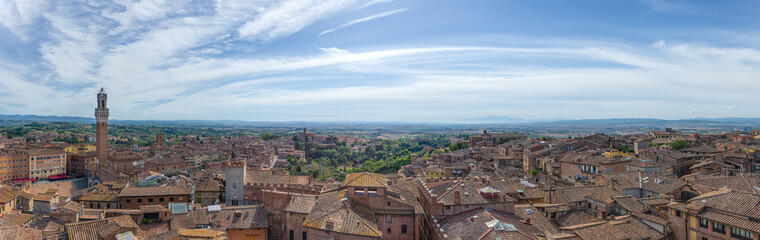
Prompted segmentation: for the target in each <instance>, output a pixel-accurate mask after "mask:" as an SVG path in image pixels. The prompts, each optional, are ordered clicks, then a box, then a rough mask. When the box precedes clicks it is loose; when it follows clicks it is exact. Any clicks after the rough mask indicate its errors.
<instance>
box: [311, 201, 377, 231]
mask: <svg viewBox="0 0 760 240" xmlns="http://www.w3.org/2000/svg"><path fill="white" fill-rule="evenodd" d="M303 226H304V227H308V228H315V229H321V230H324V231H328V232H338V233H343V234H350V235H358V236H366V237H374V238H380V237H382V236H383V233H382V231H380V230H379V229H378V228H377V219H376V218H375V214H374V212H372V210H371V209H369V208H367V207H366V206H362V205H359V204H356V203H354V202H353V201H351V200H349V199H348V198H347V197H346V190H341V191H335V192H329V193H323V194H321V195H319V197H318V198H317V205H316V206H314V208H312V210H311V212H310V213H309V215H308V216H307V217H306V220H305V221H304V224H303Z"/></svg>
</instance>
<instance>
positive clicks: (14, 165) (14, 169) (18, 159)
mask: <svg viewBox="0 0 760 240" xmlns="http://www.w3.org/2000/svg"><path fill="white" fill-rule="evenodd" d="M25 178H29V156H27V155H25V154H21V153H6V152H0V182H4V181H9V180H13V179H25Z"/></svg>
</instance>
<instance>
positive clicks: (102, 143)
mask: <svg viewBox="0 0 760 240" xmlns="http://www.w3.org/2000/svg"><path fill="white" fill-rule="evenodd" d="M107 97H108V94H106V92H105V90H103V88H100V92H98V108H96V109H95V122H96V129H95V141H96V143H95V157H96V161H97V162H98V163H106V162H107V160H108V159H107V158H108V107H106V101H107Z"/></svg>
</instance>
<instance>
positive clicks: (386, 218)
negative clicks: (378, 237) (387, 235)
mask: <svg viewBox="0 0 760 240" xmlns="http://www.w3.org/2000/svg"><path fill="white" fill-rule="evenodd" d="M391 220H393V218H392V216H391V215H385V222H386V223H391V222H392V221H391Z"/></svg>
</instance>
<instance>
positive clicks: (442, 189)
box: [426, 180, 517, 205]
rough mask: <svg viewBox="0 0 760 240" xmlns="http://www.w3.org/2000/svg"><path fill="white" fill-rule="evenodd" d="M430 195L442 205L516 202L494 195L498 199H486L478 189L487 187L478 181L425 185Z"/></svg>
mask: <svg viewBox="0 0 760 240" xmlns="http://www.w3.org/2000/svg"><path fill="white" fill-rule="evenodd" d="M426 185H427V186H428V189H430V191H431V192H430V193H432V194H434V196H433V197H435V198H436V201H438V202H440V203H443V204H444V205H478V204H490V203H498V202H517V200H515V199H513V198H511V197H509V196H507V195H505V194H503V193H501V194H500V193H496V194H498V197H497V198H495V199H491V198H486V197H483V196H482V195H480V189H482V188H485V187H487V185H485V184H483V183H482V182H478V181H462V180H457V181H449V182H432V183H426ZM457 192H458V193H459V203H456V195H457Z"/></svg>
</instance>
